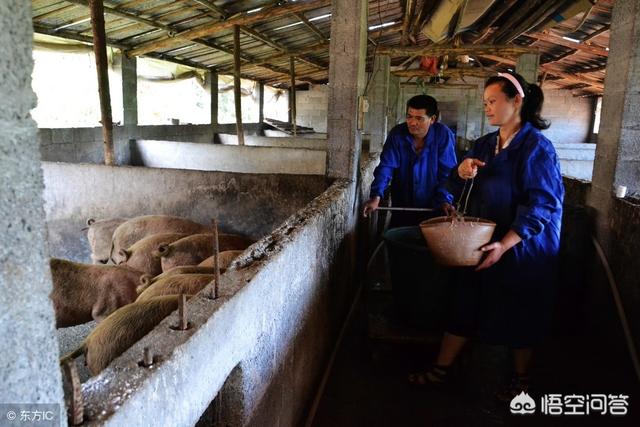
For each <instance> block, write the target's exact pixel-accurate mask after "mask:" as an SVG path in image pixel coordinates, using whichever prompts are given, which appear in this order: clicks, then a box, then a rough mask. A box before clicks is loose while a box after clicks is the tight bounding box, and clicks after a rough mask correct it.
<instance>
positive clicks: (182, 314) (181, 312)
mask: <svg viewBox="0 0 640 427" xmlns="http://www.w3.org/2000/svg"><path fill="white" fill-rule="evenodd" d="M178 317H179V318H180V319H179V322H180V323H179V324H178V329H179V330H181V331H186V330H187V329H189V321H188V320H187V296H186V295H185V294H180V299H179V300H178Z"/></svg>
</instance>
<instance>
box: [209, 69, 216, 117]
mask: <svg viewBox="0 0 640 427" xmlns="http://www.w3.org/2000/svg"><path fill="white" fill-rule="evenodd" d="M209 82H210V87H209V90H210V91H211V126H214V127H215V126H218V73H217V72H216V71H211V72H209Z"/></svg>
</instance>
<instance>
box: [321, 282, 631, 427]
mask: <svg viewBox="0 0 640 427" xmlns="http://www.w3.org/2000/svg"><path fill="white" fill-rule="evenodd" d="M601 303H602V305H601V307H602V309H603V310H609V309H612V306H611V307H609V306H607V305H606V304H605V301H602V302H601ZM393 318H394V315H393V305H392V299H391V294H390V292H388V291H385V290H375V291H373V290H369V291H367V292H365V294H364V297H363V299H362V300H361V301H360V303H359V304H358V306H357V310H356V312H355V315H354V317H353V319H352V322H351V323H350V325H349V327H348V331H347V333H346V335H345V338H344V340H343V342H342V345H341V347H340V349H339V352H338V355H337V358H336V361H335V363H334V365H333V369H332V371H331V373H330V378H329V381H328V383H327V386H326V388H325V390H324V393H323V395H322V398H321V401H320V405H319V407H318V411H317V413H316V416H315V418H314V423H313V425H314V426H317V427H325V426H331V427H339V426H485V425H487V426H494V425H498V426H499V425H508V426H511V425H513V426H522V425H524V426H539V425H544V426H565V425H569V426H571V425H576V426H577V425H580V426H585V425H586V426H592V425H593V426H601V425H602V426H604V425H606V426H617V425H620V426H627V425H628V426H631V425H634V426H638V425H640V384H639V383H638V381H637V379H636V377H635V375H634V373H633V371H632V369H631V363H630V361H629V356H628V353H627V352H626V348H625V347H624V341H623V340H622V334H621V333H619V331H618V330H613V331H612V330H610V329H605V328H600V329H599V328H598V324H599V325H601V326H602V325H604V324H605V323H602V322H600V319H599V320H598V321H597V322H598V324H596V325H588V324H583V325H582V327H578V328H576V327H575V325H576V323H577V322H574V323H571V322H570V321H566V322H565V323H564V324H561V325H560V327H558V328H557V329H558V331H557V332H556V334H555V336H553V337H551V338H550V339H549V341H548V342H547V343H546V344H545V345H544V346H543V347H541V348H540V349H539V350H538V351H537V353H536V359H535V364H534V367H533V372H532V374H533V378H534V383H533V389H532V396H533V397H534V398H535V399H536V403H537V405H538V408H537V409H538V410H537V412H536V415H534V416H523V415H511V414H510V413H509V411H508V406H507V405H505V404H498V403H497V401H496V400H495V399H494V398H493V393H494V392H495V391H496V390H498V389H499V388H500V381H501V380H500V378H503V377H506V372H505V370H504V369H503V367H504V366H508V363H507V361H508V359H507V358H506V357H507V355H508V353H506V349H503V348H495V347H493V348H491V347H487V346H483V345H481V344H479V343H475V344H474V345H472V346H469V347H467V348H466V349H465V351H464V352H463V354H462V355H461V357H460V358H459V362H458V363H457V366H456V367H455V368H454V373H453V374H454V377H453V384H452V386H451V387H450V388H449V389H443V390H424V389H416V388H413V387H411V386H409V385H408V384H407V382H406V378H407V374H408V373H409V372H413V371H416V370H421V369H424V367H425V366H426V365H428V364H429V363H430V362H431V361H432V360H433V358H434V357H435V354H436V351H437V346H438V334H430V339H429V335H427V339H423V337H424V334H423V333H421V332H420V331H418V330H415V329H411V328H409V327H407V326H406V325H401V324H398V323H397V322H395V321H394V320H393ZM613 320H615V319H613ZM611 324H612V325H613V327H615V321H614V322H613V323H611ZM571 325H573V326H571ZM618 329H619V326H618ZM434 338H435V339H434ZM547 393H562V394H563V395H567V394H571V393H576V394H581V393H582V394H589V393H592V394H595V393H607V394H610V393H611V394H620V393H625V394H629V395H630V399H629V414H628V415H626V416H624V417H613V416H610V415H605V416H602V415H590V416H568V415H564V416H555V417H552V416H549V415H538V414H539V406H540V396H541V395H542V394H547Z"/></svg>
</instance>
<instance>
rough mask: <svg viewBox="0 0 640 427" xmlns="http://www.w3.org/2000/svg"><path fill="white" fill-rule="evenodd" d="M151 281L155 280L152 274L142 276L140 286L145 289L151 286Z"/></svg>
mask: <svg viewBox="0 0 640 427" xmlns="http://www.w3.org/2000/svg"><path fill="white" fill-rule="evenodd" d="M151 279H153V276H152V275H151V274H143V275H142V276H140V285H142V286H144V287H145V288H146V287H148V286H149V285H150V284H151Z"/></svg>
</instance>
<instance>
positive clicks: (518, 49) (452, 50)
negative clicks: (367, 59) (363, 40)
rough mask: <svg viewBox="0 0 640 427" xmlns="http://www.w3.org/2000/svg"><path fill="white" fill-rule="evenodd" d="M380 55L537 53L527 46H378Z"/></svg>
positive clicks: (534, 49) (511, 54)
mask: <svg viewBox="0 0 640 427" xmlns="http://www.w3.org/2000/svg"><path fill="white" fill-rule="evenodd" d="M376 52H377V53H378V54H380V55H390V56H396V57H397V56H442V55H485V54H489V55H504V56H518V55H522V54H523V53H538V49H537V48H535V47H529V46H516V45H483V44H474V45H462V46H457V47H456V46H451V45H431V46H427V47H421V46H411V47H386V46H378V49H377V51H376Z"/></svg>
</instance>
